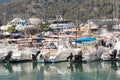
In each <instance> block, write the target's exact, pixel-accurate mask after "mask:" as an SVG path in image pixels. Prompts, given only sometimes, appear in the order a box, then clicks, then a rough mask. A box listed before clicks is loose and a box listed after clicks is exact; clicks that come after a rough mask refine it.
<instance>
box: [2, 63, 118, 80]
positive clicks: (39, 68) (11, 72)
mask: <svg viewBox="0 0 120 80" xmlns="http://www.w3.org/2000/svg"><path fill="white" fill-rule="evenodd" d="M0 80H120V62H91V63H83V64H75V63H70V62H65V63H57V64H46V65H44V64H33V63H22V64H8V65H6V64H0Z"/></svg>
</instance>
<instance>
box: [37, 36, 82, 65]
mask: <svg viewBox="0 0 120 80" xmlns="http://www.w3.org/2000/svg"><path fill="white" fill-rule="evenodd" d="M53 40H54V39H52V43H50V44H51V47H50V46H47V48H45V49H41V54H40V55H41V57H39V58H38V59H37V60H38V63H58V62H66V61H69V60H68V59H67V57H68V56H69V55H70V54H71V53H73V55H75V54H77V53H78V51H80V48H73V47H71V45H70V43H69V40H66V37H65V38H61V39H59V40H58V41H57V42H56V43H58V44H59V45H56V46H55V41H53ZM53 44H54V45H53Z"/></svg>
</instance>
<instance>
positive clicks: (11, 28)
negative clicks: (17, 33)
mask: <svg viewBox="0 0 120 80" xmlns="http://www.w3.org/2000/svg"><path fill="white" fill-rule="evenodd" d="M15 27H16V25H13V26H11V27H9V28H8V32H13V31H14V30H15Z"/></svg>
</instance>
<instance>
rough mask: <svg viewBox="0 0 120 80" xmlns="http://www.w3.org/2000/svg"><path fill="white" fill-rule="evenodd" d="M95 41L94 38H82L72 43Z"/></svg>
mask: <svg viewBox="0 0 120 80" xmlns="http://www.w3.org/2000/svg"><path fill="white" fill-rule="evenodd" d="M95 40H96V38H93V37H83V38H80V39H78V40H75V41H74V42H77V43H82V42H90V41H95Z"/></svg>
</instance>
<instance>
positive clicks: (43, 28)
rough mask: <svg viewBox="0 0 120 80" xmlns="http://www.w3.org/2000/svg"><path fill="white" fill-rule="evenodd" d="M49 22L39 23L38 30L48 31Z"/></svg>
mask: <svg viewBox="0 0 120 80" xmlns="http://www.w3.org/2000/svg"><path fill="white" fill-rule="evenodd" d="M49 25H50V23H49V22H46V23H42V24H41V25H40V31H41V32H43V31H45V32H46V31H50V30H51V29H50V27H49Z"/></svg>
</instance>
